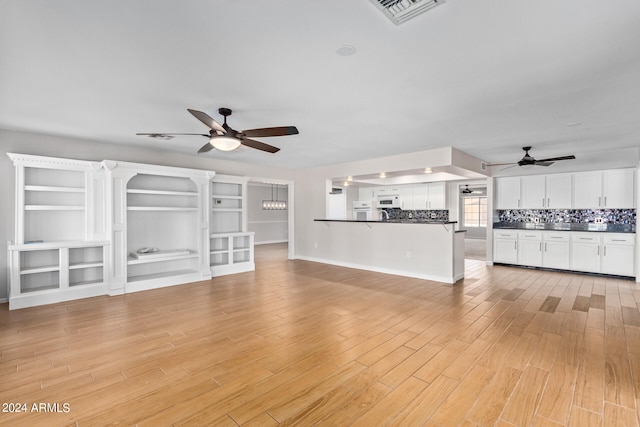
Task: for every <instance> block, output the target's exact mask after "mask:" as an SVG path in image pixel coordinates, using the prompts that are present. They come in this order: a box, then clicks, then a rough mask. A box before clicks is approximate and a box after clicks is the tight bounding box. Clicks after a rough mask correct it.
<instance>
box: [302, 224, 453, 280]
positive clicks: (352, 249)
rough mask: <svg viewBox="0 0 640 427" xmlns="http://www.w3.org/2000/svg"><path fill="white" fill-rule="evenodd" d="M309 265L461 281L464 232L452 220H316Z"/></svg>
mask: <svg viewBox="0 0 640 427" xmlns="http://www.w3.org/2000/svg"><path fill="white" fill-rule="evenodd" d="M314 221H315V223H316V226H317V227H322V230H321V231H322V232H321V233H318V235H321V236H322V241H319V242H315V244H314V246H315V249H316V252H317V254H318V255H317V256H314V257H305V259H308V260H310V261H316V262H323V263H327V264H334V265H341V266H345V267H351V268H358V269H363V270H370V271H377V272H382V273H389V274H396V275H400V276H407V277H415V278H420V279H426V280H434V281H438V282H444V283H455V282H457V281H458V280H460V279H462V278H463V277H464V235H465V234H464V230H456V225H457V222H455V221H410V220H409V221H407V220H395V221H394V220H391V221H354V220H333V219H316V220H314Z"/></svg>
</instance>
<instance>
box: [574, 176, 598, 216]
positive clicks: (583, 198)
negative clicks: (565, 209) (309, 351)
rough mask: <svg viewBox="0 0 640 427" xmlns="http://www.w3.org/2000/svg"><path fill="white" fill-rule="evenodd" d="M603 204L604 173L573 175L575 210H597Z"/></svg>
mask: <svg viewBox="0 0 640 427" xmlns="http://www.w3.org/2000/svg"><path fill="white" fill-rule="evenodd" d="M601 202H602V172H599V171H598V172H579V173H574V174H573V209H596V208H599V207H600V206H601Z"/></svg>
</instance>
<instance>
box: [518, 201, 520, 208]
mask: <svg viewBox="0 0 640 427" xmlns="http://www.w3.org/2000/svg"><path fill="white" fill-rule="evenodd" d="M518 207H520V199H518Z"/></svg>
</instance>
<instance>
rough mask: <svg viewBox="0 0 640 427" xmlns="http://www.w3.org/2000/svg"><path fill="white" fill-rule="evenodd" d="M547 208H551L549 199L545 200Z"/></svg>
mask: <svg viewBox="0 0 640 427" xmlns="http://www.w3.org/2000/svg"><path fill="white" fill-rule="evenodd" d="M547 207H548V208H550V207H551V198H548V199H547Z"/></svg>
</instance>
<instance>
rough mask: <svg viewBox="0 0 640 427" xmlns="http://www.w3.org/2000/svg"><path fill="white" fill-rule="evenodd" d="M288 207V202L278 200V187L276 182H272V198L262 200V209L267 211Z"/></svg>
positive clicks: (281, 209)
mask: <svg viewBox="0 0 640 427" xmlns="http://www.w3.org/2000/svg"><path fill="white" fill-rule="evenodd" d="M274 188H275V189H276V191H275V194H276V198H275V200H274V199H273V193H274ZM286 209H287V202H286V201H284V200H282V201H278V187H275V186H274V184H271V200H263V201H262V210H267V211H283V210H286Z"/></svg>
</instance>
